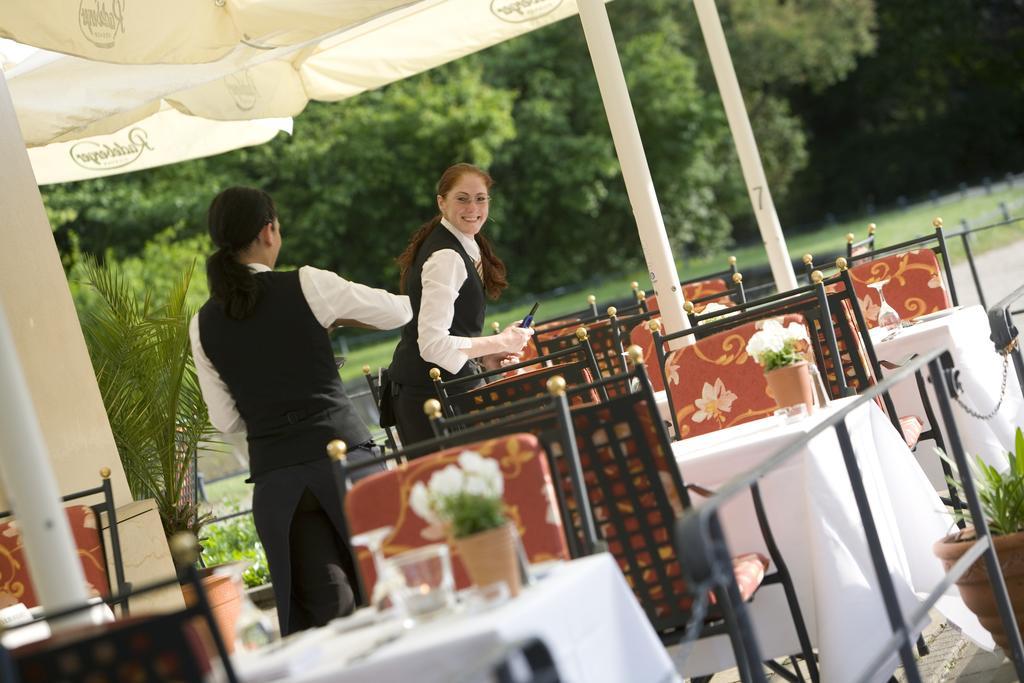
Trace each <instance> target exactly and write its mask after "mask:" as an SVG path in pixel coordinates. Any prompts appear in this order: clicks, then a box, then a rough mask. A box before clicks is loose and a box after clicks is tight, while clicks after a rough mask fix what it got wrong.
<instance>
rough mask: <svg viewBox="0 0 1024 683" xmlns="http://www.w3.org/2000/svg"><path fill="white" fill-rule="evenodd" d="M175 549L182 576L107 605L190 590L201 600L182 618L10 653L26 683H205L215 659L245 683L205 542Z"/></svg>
mask: <svg viewBox="0 0 1024 683" xmlns="http://www.w3.org/2000/svg"><path fill="white" fill-rule="evenodd" d="M170 547H171V555H172V557H173V559H174V562H175V565H176V567H177V574H176V575H175V576H173V577H169V578H167V579H164V580H161V581H155V582H153V583H149V584H146V585H144V586H141V587H137V588H130V589H127V590H125V591H124V592H123V593H118V594H116V595H111V596H109V597H107V598H104V601H105V602H106V603H107V604H109V605H117V604H122V603H125V602H126V601H127V600H129V599H130V598H132V597H134V596H137V595H141V594H145V593H150V592H153V591H157V590H165V589H168V588H170V587H172V586H173V587H176V588H177V587H182V586H189V587H191V588H192V589H193V591H194V595H195V596H196V599H195V600H194V601H193V602H192V603H190V604H188V605H187V606H186V607H185V608H184V609H181V610H178V611H176V612H169V613H164V614H157V615H147V616H145V617H137V616H132V617H128V618H123V619H120V620H117V621H114V622H111V623H106V624H100V625H89V626H83V627H80V628H72V629H67V630H62V631H60V632H59V633H57V634H55V635H53V636H51V637H50V638H47V639H46V640H42V641H37V642H33V643H30V644H28V645H24V646H22V647H18V648H16V649H13V650H10V651H9V652H8V653H7V654H8V655H9V659H10V660H11V661H12V662H13V664H14V665H15V668H16V669H17V671H18V676H19V678H20V679H21V681H22V683H43V682H44V681H45V682H47V683H49V682H50V681H83V682H88V681H129V680H130V681H143V682H146V683H148V682H153V683H157V682H163V681H185V682H188V683H203V682H205V681H207V680H208V678H209V676H210V674H211V672H212V666H211V658H212V657H217V658H218V659H219V660H220V668H221V673H222V679H223V680H225V681H226V683H238V677H237V676H236V675H235V670H234V667H233V666H232V664H231V659H230V658H229V657H228V652H227V647H226V644H225V641H224V638H223V637H222V636H221V633H220V631H219V629H218V628H217V625H216V623H215V620H214V618H213V613H212V612H211V609H210V601H209V600H208V599H207V596H206V593H205V591H204V590H203V586H202V584H201V583H200V580H199V574H198V572H197V570H196V562H197V561H198V559H199V543H198V541H197V540H196V538H195V537H194V536H191V535H188V534H178V535H176V536H175V537H173V538H171V539H170ZM94 608H95V605H94V604H93V603H91V602H90V603H86V604H80V605H75V606H73V607H70V608H67V609H62V610H55V611H51V612H49V613H41V614H37V615H35V616H34V618H33V619H32V620H30V621H26V622H20V623H18V624H13V625H9V626H8V627H7V630H10V631H13V630H16V629H21V628H29V627H31V626H32V625H34V624H37V623H38V622H41V621H44V620H58V619H62V618H65V617H67V616H70V615H72V614H80V613H82V612H85V611H88V610H92V609H94ZM3 680H4V681H5V683H6V680H7V679H6V678H5V679H3Z"/></svg>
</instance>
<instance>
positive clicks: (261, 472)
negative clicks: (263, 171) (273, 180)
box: [190, 187, 412, 635]
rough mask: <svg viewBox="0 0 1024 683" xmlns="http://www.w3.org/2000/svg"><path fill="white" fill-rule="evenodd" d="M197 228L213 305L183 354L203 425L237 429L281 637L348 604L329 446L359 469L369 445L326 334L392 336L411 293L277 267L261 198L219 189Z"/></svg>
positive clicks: (275, 236)
mask: <svg viewBox="0 0 1024 683" xmlns="http://www.w3.org/2000/svg"><path fill="white" fill-rule="evenodd" d="M208 219H209V229H210V237H211V238H212V239H213V243H214V245H215V246H216V247H217V250H216V251H215V252H214V253H213V254H212V255H210V257H209V259H208V260H207V262H206V272H207V278H208V279H209V284H210V300H209V301H207V302H206V303H205V304H204V305H203V307H202V308H200V309H199V312H198V313H197V314H196V316H195V317H194V318H193V319H192V325H191V329H190V332H191V337H192V354H193V356H194V357H195V361H196V371H197V373H198V376H199V384H200V387H201V388H202V391H203V397H204V398H205V399H206V403H207V406H208V407H209V410H210V421H211V422H212V423H213V425H214V426H215V427H216V428H217V429H219V430H221V431H222V432H241V431H244V432H245V433H246V441H247V443H248V446H249V470H250V473H251V479H250V480H249V481H251V482H252V483H253V484H254V485H255V486H254V489H253V498H252V513H253V521H254V522H255V524H256V531H257V533H258V534H259V536H260V541H262V543H263V547H264V549H265V550H266V553H267V563H268V565H269V567H270V574H271V578H272V580H273V583H274V596H275V598H276V599H277V616H278V620H279V621H280V624H281V633H282V634H284V635H287V634H289V633H293V632H295V631H298V630H301V629H305V628H309V627H311V626H322V625H324V624H326V623H327V622H328V621H330V620H331V619H334V618H335V617H338V616H343V615H345V614H348V613H350V612H351V611H352V610H353V609H354V607H355V604H356V602H357V596H356V595H355V593H354V588H353V587H354V586H358V583H357V582H356V577H355V569H354V566H355V565H354V563H353V559H352V554H351V550H350V549H349V547H348V545H347V543H346V541H345V540H344V539H345V537H346V536H345V523H344V519H343V518H342V508H341V502H340V500H339V497H338V491H337V488H336V487H335V486H334V478H333V473H332V470H331V468H330V463H329V460H328V458H327V451H326V448H327V444H328V443H330V442H331V441H332V440H334V439H341V440H343V441H344V442H345V443H346V444H347V445H348V457H349V459H350V460H352V459H355V460H356V461H359V460H365V459H369V458H372V457H373V456H374V450H373V449H374V446H373V443H372V441H371V439H370V433H369V432H368V431H367V429H366V426H365V425H363V423H362V421H361V420H360V419H359V416H358V415H357V413H356V411H355V409H354V407H353V406H352V404H351V403H350V402H349V399H348V397H347V396H346V395H345V390H344V387H343V386H342V383H341V379H340V378H339V376H338V369H337V366H336V365H335V362H334V352H333V349H332V348H331V343H330V338H329V337H328V334H327V332H328V329H329V328H331V327H333V326H335V325H337V324H343V325H349V326H353V325H354V326H359V327H369V328H373V329H393V328H396V327H399V326H401V325H403V324H405V323H406V322H408V320H409V319H410V317H411V316H412V310H411V308H410V306H409V299H408V297H405V296H396V295H394V294H389V293H388V292H385V291H383V290H380V289H372V288H370V287H367V286H365V285H361V284H358V283H355V282H350V281H348V280H345V279H344V278H342V277H340V276H339V275H337V274H335V273H332V272H329V271H326V270H320V269H318V268H313V267H311V266H303V267H302V268H300V269H298V270H293V271H288V272H275V271H274V270H273V268H274V264H275V263H276V262H277V256H278V252H279V251H280V249H281V224H280V222H279V220H278V216H277V210H276V209H275V208H274V202H273V200H271V198H270V196H269V195H268V194H267V193H266V192H263V191H261V190H256V189H252V188H246V187H231V188H228V189H226V190H224V191H223V192H221V193H220V194H219V195H217V196H216V197H215V198H214V200H213V202H212V203H211V204H210V211H209V215H208ZM369 469H370V468H367V470H369ZM369 473H370V472H369V471H368V472H367V474H369Z"/></svg>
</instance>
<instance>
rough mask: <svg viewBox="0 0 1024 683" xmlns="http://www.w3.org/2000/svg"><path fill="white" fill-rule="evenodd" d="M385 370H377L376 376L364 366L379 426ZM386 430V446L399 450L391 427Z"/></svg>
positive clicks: (364, 373) (390, 449)
mask: <svg viewBox="0 0 1024 683" xmlns="http://www.w3.org/2000/svg"><path fill="white" fill-rule="evenodd" d="M381 372H383V368H380V369H378V370H377V374H374V373H373V372H372V371H371V370H370V366H369V365H364V366H363V377H365V378H366V384H367V386H369V388H370V396H371V397H372V398H373V406H374V409H375V413H376V416H377V417H376V419H375V420H374V422H377V423H378V424H379V422H380V391H381V389H380V379H381ZM382 429H383V430H384V446H385V448H387V449H388V450H389V451H393V450H396V449H397V448H398V442H397V440H396V439H395V433H394V432H393V431H392V430H391V427H390V426H388V427H382Z"/></svg>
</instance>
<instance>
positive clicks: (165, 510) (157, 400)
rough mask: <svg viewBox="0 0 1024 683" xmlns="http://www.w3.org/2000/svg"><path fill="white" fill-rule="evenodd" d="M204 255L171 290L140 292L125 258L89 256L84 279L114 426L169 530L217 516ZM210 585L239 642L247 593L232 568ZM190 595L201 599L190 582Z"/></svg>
mask: <svg viewBox="0 0 1024 683" xmlns="http://www.w3.org/2000/svg"><path fill="white" fill-rule="evenodd" d="M194 268H195V263H194V262H193V263H192V265H191V266H190V267H188V268H186V269H185V270H184V272H182V273H181V275H180V277H178V278H177V279H176V281H175V282H174V284H173V285H172V286H171V288H170V290H169V291H168V292H167V293H166V296H165V297H163V298H161V299H158V298H155V297H154V296H153V295H152V293H150V292H147V293H146V294H145V295H144V296H139V295H138V294H137V293H136V292H135V290H134V288H133V287H132V286H131V285H130V284H129V282H128V281H127V280H126V279H125V277H124V276H123V274H122V273H120V272H119V271H118V269H117V268H116V267H115V266H111V265H102V264H100V263H98V262H97V261H96V260H95V259H94V258H92V257H88V256H87V257H85V258H84V259H83V263H82V266H81V274H82V276H83V280H84V284H85V285H86V286H87V287H89V288H90V290H92V292H93V293H94V295H95V296H94V299H95V301H92V302H90V305H88V306H87V307H86V308H85V310H84V311H83V312H82V331H83V333H84V335H85V342H86V346H87V347H88V349H89V356H90V358H91V360H92V364H93V370H94V371H95V373H96V382H97V384H98V385H99V389H100V395H101V396H102V399H103V405H104V407H105V408H106V412H107V418H108V420H109V421H110V430H111V432H112V433H113V436H114V442H115V444H116V445H117V451H118V455H119V456H120V458H121V464H122V466H123V468H124V473H125V477H126V479H127V481H128V488H129V489H130V490H131V493H132V497H133V498H134V499H135V500H145V499H150V498H151V499H153V500H154V501H155V504H156V509H157V512H158V514H159V515H160V521H161V523H162V524H163V528H164V533H165V534H166V535H167V537H168V538H170V537H171V536H173V535H174V534H176V533H178V532H180V531H188V532H191V533H192V534H194V535H195V536H196V537H197V538H198V537H199V531H200V528H201V527H202V525H203V524H204V523H205V522H206V521H207V520H208V519H209V518H210V515H209V513H205V514H204V513H202V512H201V511H200V509H199V502H198V500H197V497H196V490H195V474H196V472H195V467H196V456H197V454H198V449H199V444H200V442H202V441H207V440H208V438H209V434H210V432H211V431H212V428H211V425H210V421H209V416H208V413H207V410H206V403H205V402H204V401H203V396H202V393H201V391H200V389H199V380H198V379H197V377H196V369H195V364H194V362H193V360H192V353H191V342H190V339H189V323H190V321H191V319H192V316H193V314H194V313H195V311H194V309H193V308H191V307H190V306H188V304H187V303H186V295H187V293H188V288H189V283H190V282H191V279H192V273H193V271H194ZM204 588H205V589H206V592H207V596H208V598H209V600H210V603H211V606H213V607H214V611H215V616H217V618H218V623H219V625H220V627H221V631H222V635H223V636H224V640H225V642H226V643H227V644H228V646H229V647H230V646H231V645H232V644H233V643H234V621H233V619H234V618H235V617H237V615H238V611H239V609H240V595H239V591H238V587H237V586H235V584H234V582H233V578H232V576H231V574H230V573H228V572H211V573H210V575H209V576H208V577H205V578H204ZM184 590H185V599H186V601H188V600H190V599H191V596H190V595H189V590H190V589H189V587H188V586H185V587H184Z"/></svg>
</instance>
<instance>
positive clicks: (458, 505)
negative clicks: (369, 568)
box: [409, 451, 521, 595]
mask: <svg viewBox="0 0 1024 683" xmlns="http://www.w3.org/2000/svg"><path fill="white" fill-rule="evenodd" d="M504 489H505V481H504V479H503V478H502V475H501V467H500V466H499V465H498V461H497V460H494V459H493V458H485V457H483V456H482V455H480V454H479V453H475V452H473V451H463V452H462V453H461V454H460V455H459V459H458V464H457V465H456V464H451V465H448V466H447V467H445V468H444V469H442V470H438V471H437V472H434V474H433V475H432V476H431V477H430V482H429V483H428V484H424V483H423V482H421V481H420V482H416V483H415V484H414V485H413V487H412V490H411V491H410V493H409V506H410V507H411V508H412V510H413V512H415V513H416V514H417V515H419V516H420V517H422V518H423V519H424V520H425V521H426V522H427V523H428V524H431V525H439V526H442V527H443V528H444V529H445V530H446V532H447V533H448V535H449V536H450V537H451V539H452V543H453V545H454V546H455V548H456V550H457V552H458V555H459V557H460V558H461V559H462V563H463V565H464V566H465V567H466V572H467V573H468V574H469V577H470V578H471V579H472V580H473V582H474V583H475V584H477V585H478V586H487V585H490V584H492V583H497V582H498V581H504V582H506V583H507V584H508V587H509V592H510V593H511V594H512V595H518V594H519V590H520V587H521V579H520V575H519V564H518V555H517V552H516V547H517V542H518V541H517V538H516V529H515V527H514V526H513V525H512V524H511V523H510V522H509V520H508V518H507V517H506V515H505V504H504V502H503V501H502V493H503V492H504Z"/></svg>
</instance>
